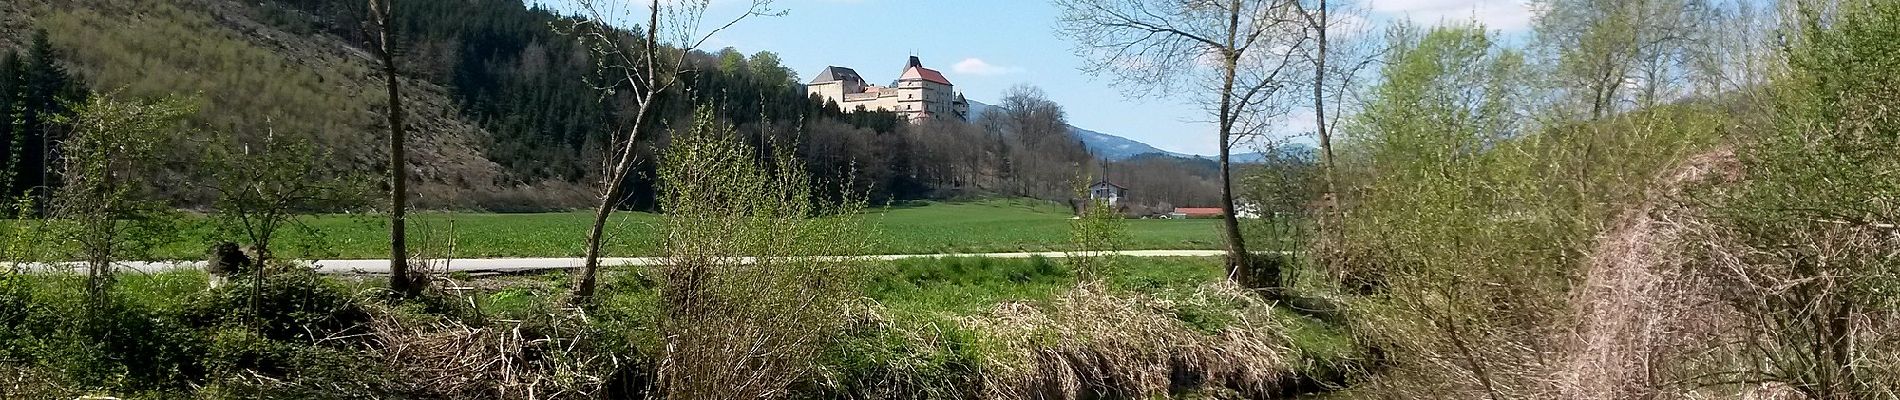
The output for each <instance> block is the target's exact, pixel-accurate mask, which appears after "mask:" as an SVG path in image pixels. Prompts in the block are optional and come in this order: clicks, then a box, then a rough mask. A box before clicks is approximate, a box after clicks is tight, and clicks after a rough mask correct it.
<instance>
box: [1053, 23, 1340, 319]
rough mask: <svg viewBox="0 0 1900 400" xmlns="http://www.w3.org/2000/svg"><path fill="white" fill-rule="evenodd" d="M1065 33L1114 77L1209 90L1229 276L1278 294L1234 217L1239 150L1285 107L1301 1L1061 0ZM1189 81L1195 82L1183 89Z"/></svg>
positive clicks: (1138, 84) (1094, 68)
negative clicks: (1236, 151)
mask: <svg viewBox="0 0 1900 400" xmlns="http://www.w3.org/2000/svg"><path fill="white" fill-rule="evenodd" d="M1055 3H1056V5H1057V6H1058V7H1059V8H1061V9H1062V10H1063V15H1062V18H1061V22H1060V26H1061V28H1060V33H1061V34H1062V35H1064V36H1067V37H1068V38H1070V39H1071V40H1074V41H1075V42H1076V52H1077V54H1079V55H1081V56H1084V57H1088V58H1090V59H1091V60H1092V62H1093V63H1092V64H1091V66H1090V67H1087V68H1085V70H1086V71H1088V72H1089V73H1092V74H1109V75H1112V76H1114V77H1115V78H1116V79H1117V80H1118V81H1119V82H1120V83H1124V84H1128V85H1129V86H1130V87H1132V88H1134V90H1135V91H1137V92H1140V93H1159V94H1163V95H1175V94H1182V93H1190V94H1205V95H1207V96H1211V97H1201V98H1196V99H1195V100H1197V102H1199V103H1201V104H1202V105H1204V106H1207V107H1208V108H1209V111H1211V113H1212V114H1213V116H1214V121H1213V122H1214V123H1215V125H1216V126H1217V129H1218V132H1217V134H1218V139H1219V141H1218V144H1219V149H1220V157H1219V161H1220V168H1221V173H1220V174H1221V199H1220V203H1221V209H1222V210H1225V211H1226V212H1225V213H1224V214H1225V215H1224V216H1223V217H1222V228H1223V233H1224V234H1225V236H1226V242H1227V258H1228V259H1227V266H1228V272H1229V275H1231V276H1232V278H1233V279H1234V280H1235V281H1236V282H1238V283H1240V284H1241V285H1244V286H1247V287H1252V288H1262V289H1267V290H1268V291H1269V292H1277V291H1278V289H1279V287H1280V286H1281V282H1280V271H1278V270H1277V268H1274V267H1266V268H1258V269H1257V268H1256V267H1255V265H1254V263H1253V262H1252V260H1251V257H1250V255H1251V254H1250V253H1248V252H1247V245H1246V242H1245V240H1244V239H1243V238H1242V237H1241V232H1240V221H1239V219H1238V217H1237V216H1235V214H1234V182H1233V162H1232V151H1233V149H1234V147H1235V146H1236V145H1237V144H1239V143H1241V142H1242V141H1244V140H1246V139H1247V138H1249V137H1252V136H1255V135H1258V134H1260V133H1261V132H1260V130H1261V129H1262V128H1263V126H1264V125H1265V124H1266V123H1267V122H1268V121H1269V120H1270V119H1271V117H1273V116H1274V114H1276V112H1277V111H1278V106H1281V105H1283V100H1284V99H1282V98H1281V97H1282V96H1284V95H1285V93H1284V92H1283V89H1285V88H1287V87H1289V84H1290V80H1291V75H1292V74H1293V72H1294V69H1295V68H1296V66H1295V64H1297V62H1296V60H1295V59H1294V56H1293V54H1294V52H1297V51H1298V49H1300V48H1302V47H1303V46H1304V45H1305V44H1306V42H1307V38H1306V37H1305V35H1304V34H1303V32H1304V26H1305V24H1304V19H1303V17H1301V16H1300V13H1299V12H1298V7H1296V6H1295V1H1294V0H1056V1H1055ZM1181 83H1190V84H1191V85H1189V87H1187V88H1183V87H1181V85H1179V84H1181Z"/></svg>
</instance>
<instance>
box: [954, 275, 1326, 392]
mask: <svg viewBox="0 0 1900 400" xmlns="http://www.w3.org/2000/svg"><path fill="white" fill-rule="evenodd" d="M1198 296H1200V297H1205V298H1218V299H1219V301H1235V302H1245V303H1246V304H1247V305H1246V306H1245V307H1244V308H1242V310H1241V311H1239V312H1237V313H1236V314H1237V315H1235V317H1236V318H1237V322H1236V323H1235V324H1233V325H1231V326H1229V327H1227V328H1225V329H1222V330H1220V332H1219V333H1217V334H1213V335H1209V334H1205V333H1201V332H1197V331H1195V330H1194V329H1193V328H1190V327H1188V326H1186V324H1184V323H1182V322H1181V321H1180V320H1178V319H1175V318H1173V317H1172V316H1171V315H1169V311H1168V310H1170V309H1172V308H1173V307H1172V306H1171V305H1170V304H1167V303H1166V301H1164V300H1160V299H1155V298H1150V297H1145V296H1135V295H1126V294H1118V293H1111V292H1110V291H1108V290H1107V289H1105V288H1103V287H1102V286H1100V285H1099V284H1089V283H1085V284H1082V285H1081V286H1078V287H1077V288H1076V289H1074V290H1073V291H1071V292H1069V293H1067V294H1065V295H1063V296H1061V297H1059V298H1057V299H1056V301H1055V302H1054V304H1051V305H1050V307H1049V309H1048V310H1044V309H1042V308H1038V307H1035V306H1032V305H1029V304H1024V303H1004V304H1000V305H998V306H997V307H996V309H995V310H993V311H991V312H990V313H989V314H988V315H984V316H980V317H975V318H969V319H967V320H966V321H965V323H966V324H967V325H969V326H971V327H973V328H974V329H976V330H978V331H981V332H985V333H986V334H988V335H990V336H991V337H993V338H994V339H995V340H997V341H998V342H1000V343H1001V349H999V350H998V353H997V354H996V355H995V356H994V357H990V358H988V359H986V360H984V365H983V366H982V368H983V369H984V371H983V372H982V378H981V380H982V382H981V385H980V388H981V389H980V392H981V393H980V394H979V395H978V396H976V397H978V398H984V399H1003V400H1016V399H1025V400H1026V399H1095V398H1172V397H1174V396H1175V395H1177V394H1181V393H1186V392H1189V391H1199V390H1210V389H1211V390H1213V391H1217V392H1226V393H1227V394H1228V395H1232V396H1240V397H1243V398H1261V397H1269V396H1274V395H1277V394H1278V393H1279V392H1278V390H1279V389H1280V384H1281V382H1282V379H1283V378H1284V377H1286V376H1287V374H1288V373H1289V364H1290V362H1289V360H1288V357H1289V356H1288V354H1290V353H1291V350H1290V346H1289V340H1288V339H1287V338H1286V337H1285V336H1283V335H1282V332H1283V330H1282V329H1280V327H1278V326H1277V325H1276V324H1275V322H1274V320H1273V319H1272V318H1271V317H1270V316H1269V315H1268V314H1267V312H1268V311H1269V310H1270V308H1271V306H1269V305H1267V304H1265V303H1264V302H1262V301H1261V300H1259V299H1258V297H1257V296H1253V295H1250V294H1248V293H1246V292H1245V291H1243V290H1241V289H1239V288H1238V287H1235V286H1233V285H1231V284H1223V285H1220V286H1216V287H1213V288H1210V289H1208V290H1207V291H1205V292H1203V293H1199V294H1198Z"/></svg>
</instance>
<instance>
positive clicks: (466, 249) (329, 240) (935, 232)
mask: <svg viewBox="0 0 1900 400" xmlns="http://www.w3.org/2000/svg"><path fill="white" fill-rule="evenodd" d="M871 212H873V213H875V215H874V216H872V217H871V218H869V222H871V223H872V224H874V227H873V233H872V235H871V236H872V237H873V238H874V239H875V240H876V244H875V247H874V249H875V251H877V252H878V253H882V254H935V253H958V252H1013V251H1054V250H1061V249H1062V248H1063V247H1062V246H1064V245H1066V244H1067V243H1068V240H1069V224H1070V220H1069V217H1070V215H1071V214H1070V213H1069V211H1068V209H1067V208H1066V207H1063V206H1061V205H1058V204H1054V203H1048V202H1040V201H1031V200H1001V199H998V200H982V201H972V202H954V203H940V202H913V203H906V204H902V205H896V206H892V207H887V208H883V209H876V210H873V211H871ZM592 218H593V216H592V215H591V214H590V213H586V212H568V213H540V214H486V213H421V214H414V215H412V216H411V217H410V224H411V226H410V232H411V235H412V239H411V243H425V246H427V247H428V248H430V249H432V250H431V253H438V254H446V253H447V251H448V250H450V249H449V247H450V245H451V244H452V245H453V247H452V250H453V252H452V254H453V256H454V257H463V258H484V257H577V256H580V255H581V245H582V243H583V241H582V239H583V236H584V235H585V234H586V232H587V225H588V223H589V220H590V219H592ZM302 222H303V225H304V226H305V227H307V228H308V229H307V230H287V231H286V232H284V233H282V236H281V239H278V240H279V241H278V242H277V244H276V245H275V247H276V250H277V252H278V253H279V254H280V255H284V256H288V257H291V258H312V259H314V258H378V257H387V255H388V252H389V240H388V227H387V225H386V221H385V220H383V219H381V218H379V217H377V216H370V215H326V216H318V217H310V218H306V219H305V220H304V221H302ZM660 222H661V216H660V215H658V214H652V213H640V212H622V213H618V214H615V216H614V219H613V221H612V223H611V225H610V227H611V228H612V229H609V233H610V235H611V237H610V239H609V241H608V244H607V254H608V255H610V256H647V255H654V254H657V253H658V248H659V247H658V242H657V240H658V238H657V237H656V235H657V233H658V229H657V228H656V226H657V225H656V224H658V223H660ZM1128 222H1129V223H1128V232H1129V235H1130V239H1131V240H1130V242H1129V243H1128V245H1129V246H1128V248H1129V249H1150V250H1194V249H1218V248H1219V246H1220V231H1219V230H1218V229H1217V227H1218V224H1217V222H1218V221H1215V220H1205V219H1197V220H1167V219H1150V220H1130V221H1128ZM208 224H209V222H207V221H203V220H198V219H188V220H186V225H187V228H186V230H187V232H186V233H185V234H182V235H178V239H175V240H172V241H169V242H168V243H165V244H164V245H162V246H160V247H159V248H158V249H157V250H156V254H154V256H155V257H157V258H161V259H196V258H201V257H203V254H204V251H205V249H206V248H208V247H209V244H210V243H212V242H213V241H214V240H215V238H216V235H215V234H214V231H215V229H213V227H211V226H209V225H208ZM416 246H417V245H416V244H411V247H412V248H413V247H416ZM431 255H437V254H431Z"/></svg>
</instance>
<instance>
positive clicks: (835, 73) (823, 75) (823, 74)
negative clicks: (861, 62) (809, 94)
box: [811, 66, 864, 83]
mask: <svg viewBox="0 0 1900 400" xmlns="http://www.w3.org/2000/svg"><path fill="white" fill-rule="evenodd" d="M836 81H858V82H863V81H864V77H861V76H858V71H857V70H853V69H850V68H845V67H839V66H829V67H825V70H824V71H819V72H818V76H817V77H814V78H812V79H811V83H826V82H836Z"/></svg>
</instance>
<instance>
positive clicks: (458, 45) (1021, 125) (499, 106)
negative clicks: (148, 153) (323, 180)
mask: <svg viewBox="0 0 1900 400" xmlns="http://www.w3.org/2000/svg"><path fill="white" fill-rule="evenodd" d="M396 4H397V6H398V9H397V10H396V15H397V21H396V22H397V23H396V24H395V30H396V32H397V43H398V45H399V47H400V48H399V51H398V54H399V63H400V64H401V69H402V72H403V75H404V94H403V95H404V98H405V104H406V106H405V107H406V108H407V110H406V112H407V113H408V114H409V115H410V117H409V118H408V119H407V120H406V125H408V126H407V128H408V129H409V131H410V132H411V134H412V139H411V145H410V147H411V151H410V155H409V157H410V164H411V168H412V171H411V176H412V180H413V181H414V182H415V183H414V184H413V185H412V186H414V189H413V193H414V195H415V196H416V201H417V204H418V205H419V206H422V207H428V208H482V209H490V210H541V209H559V208H572V207H581V206H585V205H587V204H590V202H591V201H593V198H592V196H593V193H594V191H593V190H594V189H593V187H594V185H595V184H596V183H597V182H598V181H599V174H600V169H601V168H600V166H601V164H602V163H601V160H600V157H601V154H602V153H603V147H604V144H603V143H602V141H603V140H605V138H606V137H607V132H610V131H612V130H615V129H626V127H625V126H624V123H625V121H626V120H630V118H629V116H628V115H624V114H625V110H628V109H630V108H631V107H629V103H630V102H629V101H628V100H627V99H623V98H615V97H603V95H602V92H601V91H597V90H595V89H594V88H593V85H591V84H590V83H589V79H588V78H589V77H591V76H592V75H593V74H594V72H595V69H596V65H595V63H594V61H593V60H591V59H590V55H589V53H588V52H587V51H586V49H584V48H582V47H581V46H579V45H577V43H576V42H575V41H574V40H573V38H571V37H565V36H563V35H561V34H560V33H559V32H558V30H559V28H560V27H562V26H566V25H569V24H571V21H568V20H567V19H566V18H564V17H562V16H561V15H558V14H556V13H554V12H551V11H549V10H544V9H539V8H534V7H529V6H525V5H523V4H522V3H521V2H520V1H519V0H430V1H398V2H396ZM364 8H365V5H364V2H361V1H345V0H257V1H237V0H57V1H54V0H22V1H13V2H8V3H7V4H6V5H0V13H4V14H0V31H4V32H5V33H6V35H5V36H4V38H0V47H8V48H14V49H21V50H24V49H27V48H28V47H31V43H30V40H23V39H22V38H30V37H33V36H34V35H33V34H34V32H36V31H44V32H45V33H46V37H47V38H48V41H50V47H51V48H52V49H53V51H54V52H55V53H56V54H55V57H56V58H58V59H61V60H63V62H61V63H60V64H61V65H64V66H65V67H67V69H68V70H70V72H71V74H72V75H73V76H74V80H73V81H74V82H83V85H84V87H86V88H89V89H90V90H91V91H94V92H109V93H112V94H114V95H117V96H130V97H142V98H156V97H164V96H188V97H189V98H191V99H192V100H191V102H192V103H193V104H194V105H196V106H197V110H198V112H197V114H196V115H195V116H193V117H192V120H193V123H194V126H195V127H196V129H195V130H194V133H193V134H191V135H187V136H188V137H180V138H173V139H175V140H172V141H171V142H170V143H168V144H167V145H168V146H169V148H171V149H175V150H174V152H175V154H172V157H170V158H171V160H169V161H170V162H171V165H172V167H171V169H172V171H170V172H168V173H166V174H165V175H167V176H168V177H170V178H174V179H175V180H176V181H177V182H179V184H177V185H174V186H172V187H170V188H169V189H167V190H166V192H167V193H164V195H165V196H167V197H168V198H169V199H170V200H172V201H174V202H177V203H180V204H182V205H188V206H189V205H193V204H206V203H207V202H208V201H209V199H210V197H211V194H210V193H208V192H207V191H206V190H205V189H200V188H198V187H197V185H192V184H190V182H192V180H193V178H194V177H193V174H194V173H196V172H195V171H194V170H193V168H191V167H190V165H191V162H192V159H193V158H194V157H193V154H194V153H201V152H202V147H203V146H205V145H206V144H205V143H210V142H213V141H212V140H210V139H212V138H218V137H235V138H237V142H240V143H243V142H246V141H250V140H255V139H256V138H259V137H262V136H263V135H266V134H275V135H296V136H304V137H309V138H311V139H312V140H313V141H315V142H316V143H317V144H319V145H320V147H321V148H324V149H326V150H328V151H329V152H330V154H328V155H326V159H327V160H329V164H328V165H326V167H327V168H328V169H330V170H332V171H333V172H334V173H336V174H340V175H348V174H362V175H371V174H373V173H374V172H375V171H380V170H383V169H384V163H385V161H384V160H386V154H387V153H386V152H385V150H384V149H383V148H382V147H380V144H381V140H382V139H381V138H382V137H383V132H386V129H387V127H385V126H383V123H384V122H383V121H385V119H384V118H382V117H381V116H382V115H384V113H385V112H386V110H385V109H384V108H385V107H384V96H383V95H382V88H383V87H382V86H383V85H382V84H381V81H380V79H379V78H378V75H377V74H376V71H375V70H374V69H373V68H372V66H373V65H374V63H373V60H372V58H371V56H370V54H369V52H368V51H366V50H364V49H363V45H364V43H365V42H366V41H365V32H367V31H368V30H367V29H365V26H364V22H363V18H362V15H364V13H365V10H364ZM687 61H688V64H689V65H691V68H690V70H689V72H687V74H686V76H685V77H684V78H685V79H686V84H685V85H683V87H682V88H681V89H683V90H674V91H671V92H670V96H668V97H667V98H664V99H662V104H661V106H660V114H661V116H660V118H659V119H658V120H657V121H656V122H653V123H654V124H655V125H654V126H652V127H653V128H659V129H654V130H651V131H652V132H657V133H658V134H657V135H648V136H647V137H646V140H648V141H649V144H657V143H664V135H665V132H666V130H667V128H668V127H670V126H679V125H681V122H683V121H686V120H687V119H689V118H690V117H691V115H692V114H693V112H694V110H695V109H697V108H700V107H706V108H709V109H712V110H715V113H716V114H717V117H718V118H720V119H723V120H725V121H728V122H731V123H734V124H736V125H738V126H739V127H740V132H741V133H742V134H744V135H746V136H747V139H748V140H752V141H756V142H762V143H763V142H768V141H769V142H770V143H795V144H797V146H798V147H797V151H796V153H797V155H799V156H801V158H802V159H804V161H805V162H806V163H807V164H808V165H809V167H810V168H811V169H812V170H813V172H814V174H813V175H814V177H815V178H817V179H820V180H826V181H829V182H841V181H844V180H846V179H849V180H850V181H851V182H853V183H854V184H856V185H857V187H856V189H857V190H860V191H863V192H867V193H870V194H871V196H873V197H874V198H878V199H895V198H915V197H927V196H936V195H941V194H942V193H946V190H950V191H951V192H950V193H964V192H967V191H978V192H987V193H1002V194H1006V195H1030V196H1037V197H1044V198H1052V199H1053V198H1060V197H1064V196H1065V194H1064V192H1065V189H1063V188H1067V187H1069V186H1072V185H1070V184H1068V183H1067V182H1066V180H1068V179H1072V178H1073V177H1074V176H1076V175H1077V171H1076V168H1077V167H1078V166H1086V165H1090V164H1093V163H1092V162H1089V161H1088V156H1087V153H1086V152H1079V151H1074V149H1070V148H1069V144H1073V143H1074V142H1073V141H1072V140H1069V141H1064V140H1054V141H1050V140H1029V139H1025V138H1031V137H1041V136H1040V134H1039V133H1038V132H1030V130H1033V129H1034V128H1035V127H1036V126H1041V125H1036V124H1033V123H1032V122H1034V121H1019V120H1010V121H1014V122H1013V123H1012V124H1001V125H997V124H992V125H989V126H986V127H985V128H984V129H986V130H987V132H986V133H987V135H983V134H972V135H968V136H962V137H965V138H969V139H970V140H972V141H975V142H981V143H962V144H966V145H974V144H983V146H977V147H969V146H956V149H954V150H955V151H976V152H980V153H982V154H980V155H977V156H968V155H963V154H960V155H948V154H927V153H930V152H943V151H951V150H949V149H950V148H951V147H953V146H932V145H928V144H927V143H930V142H932V141H933V140H934V141H941V140H940V139H942V138H919V136H920V135H926V134H930V132H939V131H946V130H949V131H956V130H959V129H969V128H970V127H967V126H966V127H963V128H944V129H937V128H924V127H911V126H908V125H907V124H903V123H901V122H899V120H898V119H897V117H896V116H895V115H892V114H889V113H857V114H845V113H842V112H841V111H840V110H838V108H837V107H836V106H835V105H833V106H829V107H827V105H826V104H821V103H818V102H815V101H813V100H812V99H811V98H808V97H806V96H805V95H804V93H803V90H802V89H801V87H800V86H799V84H798V81H797V76H796V74H795V73H794V72H793V71H791V70H790V69H788V68H786V67H785V66H783V65H780V63H779V61H778V58H777V56H776V55H774V54H773V53H771V52H769V51H758V52H753V53H751V54H749V55H748V54H744V53H740V52H739V51H737V50H735V49H724V50H715V51H704V52H693V53H691V54H689V55H688V60H687ZM623 92H624V91H623ZM1044 102H1046V101H1044ZM1019 103H1020V102H1019ZM1029 104H1040V103H1029ZM56 111H58V110H50V109H49V110H40V111H39V112H56ZM1005 112H1007V110H1005ZM1057 126H1061V125H1057ZM938 128H941V127H938ZM55 130H56V129H55ZM55 134H56V133H55ZM648 147H651V146H648ZM971 149H975V150H971ZM649 151H650V150H649ZM55 152H56V151H55ZM968 159H982V160H991V161H988V162H987V163H982V164H971V165H960V166H957V167H956V169H957V170H958V171H960V175H958V176H956V177H950V176H947V175H933V174H930V173H926V171H942V170H950V169H952V168H951V167H949V166H936V165H926V164H927V163H929V162H932V161H930V160H943V161H941V162H946V163H947V162H952V160H968ZM1018 159H1020V160H1039V161H1048V162H1042V163H1029V162H1014V161H1012V160H1018ZM1032 164H1033V166H1032ZM648 165H649V166H648V168H650V164H648ZM19 168H22V167H16V169H19ZM26 172H29V173H30V172H31V171H26ZM635 176H636V177H635V178H632V179H634V180H635V182H631V183H632V184H633V191H632V193H634V195H635V199H634V200H633V201H632V203H630V204H629V206H632V207H650V206H651V204H650V195H651V193H652V190H650V188H651V182H650V179H649V178H647V177H650V176H651V174H635ZM822 186H824V187H836V185H822Z"/></svg>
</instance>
